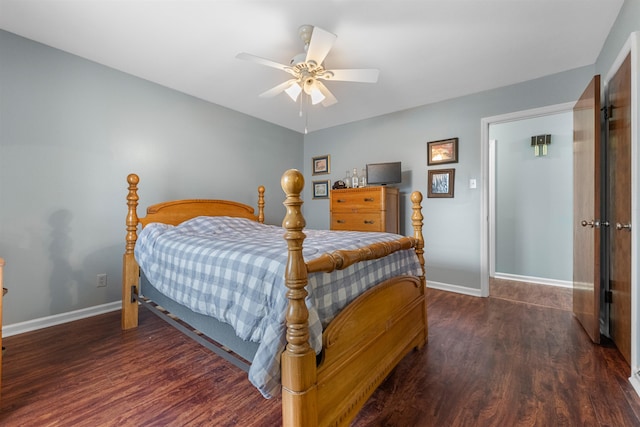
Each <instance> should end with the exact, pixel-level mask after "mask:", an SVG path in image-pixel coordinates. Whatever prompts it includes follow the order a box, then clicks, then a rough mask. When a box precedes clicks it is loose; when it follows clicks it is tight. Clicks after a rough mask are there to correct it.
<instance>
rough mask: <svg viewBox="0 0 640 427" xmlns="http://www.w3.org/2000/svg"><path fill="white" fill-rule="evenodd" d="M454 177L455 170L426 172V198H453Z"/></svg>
mask: <svg viewBox="0 0 640 427" xmlns="http://www.w3.org/2000/svg"><path fill="white" fill-rule="evenodd" d="M455 176H456V170H455V169H435V170H430V171H428V181H427V197H453V185H454V183H455Z"/></svg>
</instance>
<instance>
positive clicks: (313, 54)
mask: <svg viewBox="0 0 640 427" xmlns="http://www.w3.org/2000/svg"><path fill="white" fill-rule="evenodd" d="M298 33H299V34H300V38H301V39H302V41H303V42H304V52H302V53H299V54H297V55H295V56H294V57H293V58H292V59H291V61H290V62H289V65H284V64H280V63H277V62H274V61H271V60H269V59H265V58H261V57H259V56H255V55H251V54H249V53H239V54H238V55H236V58H238V59H244V60H247V61H253V62H256V63H258V64H262V65H266V66H268V67H273V68H277V69H279V70H282V71H285V72H287V73H289V74H291V76H292V78H291V79H289V80H287V81H285V82H283V83H280V84H279V85H277V86H275V87H273V88H271V89H269V90H267V91H266V92H263V93H261V94H260V96H261V97H263V98H268V97H272V96H276V95H278V94H279V93H281V92H285V93H286V94H287V95H289V97H290V98H291V99H292V100H293V101H294V102H295V101H297V99H298V97H299V96H300V93H302V92H304V93H305V94H307V95H308V96H309V97H310V98H311V104H313V105H315V104H318V103H321V104H322V105H323V106H325V107H328V106H330V105H333V104H335V103H336V102H338V100H337V99H336V97H335V96H334V95H333V94H332V93H331V91H329V89H327V87H326V86H325V85H324V83H323V82H322V81H323V80H324V81H331V80H334V81H344V82H361V83H375V82H377V81H378V74H379V71H378V70H376V69H341V70H327V69H325V67H324V60H325V58H326V56H327V54H328V53H329V51H330V50H331V47H332V46H333V43H334V42H335V41H336V39H337V36H336V35H335V34H332V33H330V32H328V31H326V30H323V29H322V28H320V27H314V26H313V25H302V26H301V27H300V28H299V29H298Z"/></svg>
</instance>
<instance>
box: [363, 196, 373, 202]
mask: <svg viewBox="0 0 640 427" xmlns="http://www.w3.org/2000/svg"><path fill="white" fill-rule="evenodd" d="M364 201H365V202H373V199H372V198H371V197H365V198H364Z"/></svg>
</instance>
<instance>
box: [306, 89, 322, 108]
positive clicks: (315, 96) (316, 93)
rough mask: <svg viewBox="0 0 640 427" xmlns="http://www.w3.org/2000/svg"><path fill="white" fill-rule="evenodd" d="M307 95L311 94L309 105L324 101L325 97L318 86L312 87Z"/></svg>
mask: <svg viewBox="0 0 640 427" xmlns="http://www.w3.org/2000/svg"><path fill="white" fill-rule="evenodd" d="M309 96H311V105H316V104H319V103H321V102H322V101H324V98H325V97H324V95H323V94H322V92H320V90H319V89H318V88H314V89H313V90H312V91H311V93H310V94H309Z"/></svg>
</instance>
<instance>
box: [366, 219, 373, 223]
mask: <svg viewBox="0 0 640 427" xmlns="http://www.w3.org/2000/svg"><path fill="white" fill-rule="evenodd" d="M364 223H365V224H375V221H371V220H366V219H365V220H364Z"/></svg>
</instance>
